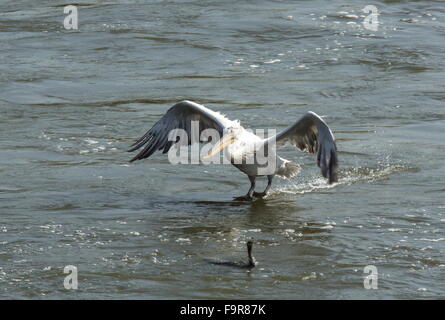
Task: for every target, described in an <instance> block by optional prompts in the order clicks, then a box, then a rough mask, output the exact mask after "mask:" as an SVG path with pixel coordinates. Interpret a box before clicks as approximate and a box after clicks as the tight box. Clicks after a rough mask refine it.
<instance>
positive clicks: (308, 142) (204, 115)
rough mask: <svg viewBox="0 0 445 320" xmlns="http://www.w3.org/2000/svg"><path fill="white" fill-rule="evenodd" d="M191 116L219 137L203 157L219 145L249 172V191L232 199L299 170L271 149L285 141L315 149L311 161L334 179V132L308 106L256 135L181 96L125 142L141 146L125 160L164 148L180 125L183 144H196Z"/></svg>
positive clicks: (256, 194) (249, 197) (251, 194)
mask: <svg viewBox="0 0 445 320" xmlns="http://www.w3.org/2000/svg"><path fill="white" fill-rule="evenodd" d="M192 121H197V122H198V124H199V133H200V134H201V133H202V132H203V131H204V130H206V129H214V130H216V131H217V132H218V133H219V137H221V138H220V139H219V140H218V142H217V143H216V144H215V145H214V146H213V148H212V149H211V150H210V151H209V153H208V155H207V157H212V156H214V155H215V154H217V153H218V152H220V151H222V150H224V151H225V152H226V154H227V155H228V157H229V158H230V163H231V164H233V165H234V166H235V167H236V168H238V169H239V170H240V171H241V172H243V173H245V174H246V175H247V176H248V178H249V180H250V188H249V191H248V192H247V194H246V195H245V196H241V197H237V198H235V200H252V199H254V197H255V198H262V197H264V196H266V195H267V193H268V192H269V190H270V187H271V185H272V180H273V178H274V176H275V175H277V176H279V177H281V178H291V177H294V176H296V175H297V174H298V173H299V171H300V166H299V165H298V164H296V163H294V162H291V161H289V160H286V159H283V158H281V157H280V156H278V155H277V154H276V148H277V147H282V146H284V145H285V144H286V143H287V142H290V143H291V144H292V145H294V146H295V147H297V148H298V149H300V150H301V151H305V152H309V153H313V154H317V156H316V163H317V165H318V167H319V168H320V169H321V173H322V175H323V177H325V178H327V180H328V183H329V184H332V183H334V182H337V168H338V160H337V146H336V144H335V139H334V135H333V134H332V132H331V130H330V129H329V127H328V126H327V124H326V123H325V122H324V121H323V120H322V119H321V118H320V117H319V116H318V115H317V114H316V113H314V112H311V111H308V112H307V113H306V114H305V115H303V116H302V117H301V118H300V119H299V120H297V121H296V122H295V123H294V124H292V125H291V126H290V127H288V128H287V129H285V130H283V131H282V132H280V133H278V134H276V135H273V136H271V137H267V138H261V137H259V136H257V135H256V134H254V133H253V132H251V131H250V130H247V129H245V128H243V127H242V126H241V125H240V123H239V121H232V120H229V119H228V118H226V117H225V116H224V115H222V114H221V113H219V112H215V111H213V110H210V109H208V108H206V107H204V106H203V105H200V104H197V103H195V102H192V101H187V100H184V101H181V102H178V103H176V104H175V105H173V106H172V107H171V108H170V109H169V110H168V111H167V112H166V113H165V114H164V116H163V117H162V118H161V119H160V120H159V121H158V122H156V123H155V124H154V126H153V127H152V128H151V129H150V130H148V131H147V133H145V134H144V135H143V136H142V137H141V138H139V139H138V140H137V141H136V142H135V143H133V144H132V145H131V146H130V149H129V150H128V152H132V151H135V150H138V149H140V148H141V147H143V146H145V147H144V148H143V149H142V150H141V151H140V152H139V153H138V154H136V156H134V157H133V158H132V159H131V160H130V162H133V161H135V160H141V159H145V158H148V157H150V156H151V155H152V154H153V153H154V152H155V151H157V150H163V153H167V152H168V151H169V150H170V148H171V147H172V145H173V144H174V143H176V142H178V141H177V140H178V139H177V140H176V141H172V139H171V137H169V134H170V132H172V130H178V129H182V130H184V131H185V132H186V133H187V136H188V138H187V141H186V142H185V144H188V145H191V144H194V143H199V140H200V137H197V136H196V134H195V135H192V134H191V133H192V132H191V131H192V129H191V122H192ZM259 154H262V155H263V158H264V157H265V156H266V157H267V159H268V161H267V163H266V162H264V161H259V160H258V158H259V157H258V155H259ZM270 159H272V160H270ZM271 164H272V165H271ZM260 176H267V180H268V183H267V187H266V189H265V190H264V191H263V192H255V181H256V178H257V177H260Z"/></svg>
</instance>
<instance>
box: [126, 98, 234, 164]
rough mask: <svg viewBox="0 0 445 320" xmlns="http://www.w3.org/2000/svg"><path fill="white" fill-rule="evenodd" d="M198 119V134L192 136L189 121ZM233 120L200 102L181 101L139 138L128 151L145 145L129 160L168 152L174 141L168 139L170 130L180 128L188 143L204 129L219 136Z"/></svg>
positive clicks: (196, 140)
mask: <svg viewBox="0 0 445 320" xmlns="http://www.w3.org/2000/svg"><path fill="white" fill-rule="evenodd" d="M192 121H199V132H198V133H199V135H197V136H196V134H195V135H194V136H192V132H191V131H192V130H191V127H192V126H191V122H192ZM232 123H233V121H231V120H229V119H227V118H226V117H224V116H223V115H222V114H220V113H218V112H215V111H212V110H210V109H208V108H206V107H204V106H202V105H200V104H197V103H194V102H192V101H187V100H185V101H181V102H178V103H176V104H175V105H174V106H172V107H171V108H170V109H169V110H168V111H167V113H166V114H165V115H164V116H163V117H162V118H161V119H160V120H159V121H158V122H156V123H155V125H154V126H153V127H152V128H151V129H150V130H148V132H147V133H146V134H144V135H143V136H142V137H141V138H139V139H138V140H137V141H136V142H135V143H134V144H133V145H131V148H130V149H129V150H128V152H131V151H135V150H137V149H139V148H140V147H142V146H143V145H146V146H145V147H144V149H142V151H141V152H139V153H138V154H137V155H136V156H135V157H134V158H133V159H131V160H130V162H133V161H135V160H140V159H144V158H148V157H149V156H151V155H152V154H153V153H154V152H155V151H156V150H161V149H164V150H163V153H166V152H168V150H170V148H171V146H172V145H173V143H174V142H175V141H169V139H168V138H169V134H170V132H171V130H174V129H182V130H185V132H186V133H187V135H188V144H189V145H190V144H192V143H194V142H198V140H199V136H200V134H201V132H202V131H204V130H205V129H210V128H212V129H216V130H218V132H219V134H220V136H222V135H223V130H224V128H226V127H228V126H230V125H231V124H232Z"/></svg>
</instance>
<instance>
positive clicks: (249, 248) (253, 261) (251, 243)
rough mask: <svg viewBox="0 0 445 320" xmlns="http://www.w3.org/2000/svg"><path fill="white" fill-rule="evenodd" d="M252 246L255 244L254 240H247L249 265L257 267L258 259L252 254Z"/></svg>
mask: <svg viewBox="0 0 445 320" xmlns="http://www.w3.org/2000/svg"><path fill="white" fill-rule="evenodd" d="M252 246H253V241H250V240H249V241H247V256H248V257H249V264H248V266H249V267H255V266H256V260H255V258H254V257H253V256H252Z"/></svg>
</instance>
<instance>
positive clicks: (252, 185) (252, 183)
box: [234, 176, 256, 201]
mask: <svg viewBox="0 0 445 320" xmlns="http://www.w3.org/2000/svg"><path fill="white" fill-rule="evenodd" d="M248 177H249V180H250V189H249V191H247V194H246V195H245V196H241V197H236V198H235V199H234V200H239V201H248V200H252V199H253V197H252V194H253V190H254V189H255V180H256V177H254V176H248Z"/></svg>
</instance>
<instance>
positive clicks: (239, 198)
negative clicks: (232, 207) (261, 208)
mask: <svg viewBox="0 0 445 320" xmlns="http://www.w3.org/2000/svg"><path fill="white" fill-rule="evenodd" d="M233 200H235V201H252V200H253V197H252V196H250V195H248V194H246V195H245V196H241V197H235V198H233Z"/></svg>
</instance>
